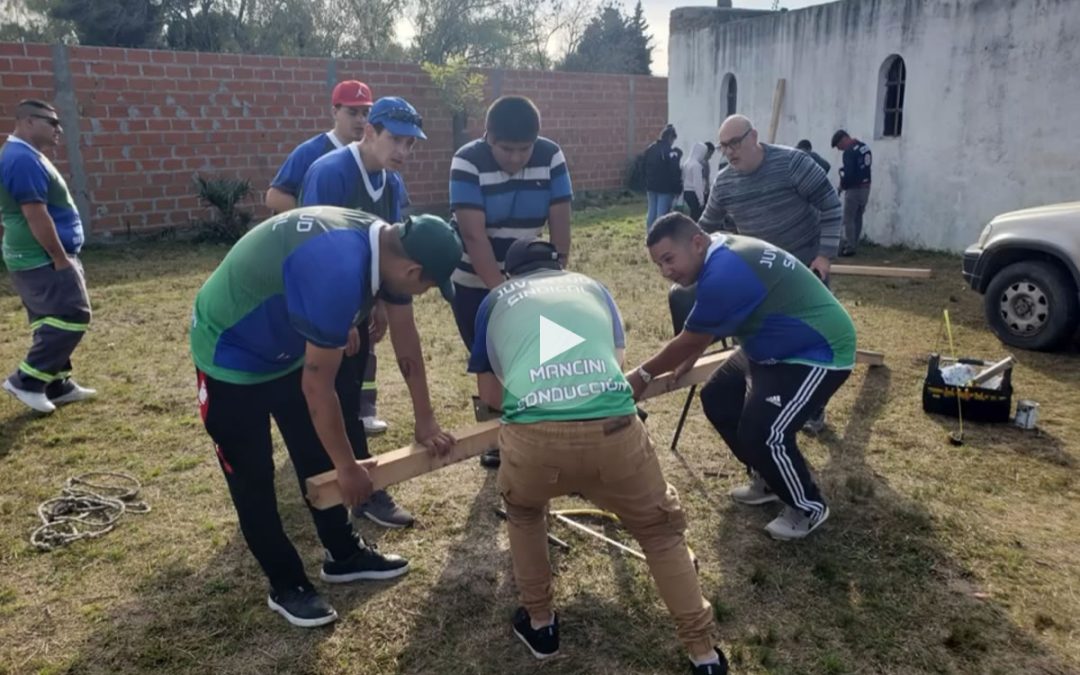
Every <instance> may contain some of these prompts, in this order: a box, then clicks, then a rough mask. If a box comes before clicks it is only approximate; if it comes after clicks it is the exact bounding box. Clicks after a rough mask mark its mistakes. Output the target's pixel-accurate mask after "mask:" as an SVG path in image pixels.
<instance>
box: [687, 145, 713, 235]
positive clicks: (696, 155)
mask: <svg viewBox="0 0 1080 675" xmlns="http://www.w3.org/2000/svg"><path fill="white" fill-rule="evenodd" d="M707 153H708V149H707V148H706V147H705V144H704V143H694V147H692V148H690V155H689V156H688V157H687V158H686V159H685V160H683V163H682V183H683V201H684V202H686V206H687V208H689V209H690V217H691V218H693V219H694V220H697V219H698V218H700V217H701V213H702V212H703V211H704V210H705V186H706V185H708V182H707V181H708V178H706V176H707V175H708V173H709V165H708V163H707V161H706V159H705V157H706V155H707Z"/></svg>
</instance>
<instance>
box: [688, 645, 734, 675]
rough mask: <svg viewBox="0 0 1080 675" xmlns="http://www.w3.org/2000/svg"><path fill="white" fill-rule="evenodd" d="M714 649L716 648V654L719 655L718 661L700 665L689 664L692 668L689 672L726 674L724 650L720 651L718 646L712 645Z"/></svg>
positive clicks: (709, 674) (697, 674)
mask: <svg viewBox="0 0 1080 675" xmlns="http://www.w3.org/2000/svg"><path fill="white" fill-rule="evenodd" d="M714 649H716V655H717V656H718V657H720V663H706V664H704V665H700V666H695V665H694V664H690V666H691V668H692V670H691V671H690V672H692V673H693V674H694V675H727V672H728V665H727V659H726V658H725V657H724V652H722V651H720V648H719V647H714Z"/></svg>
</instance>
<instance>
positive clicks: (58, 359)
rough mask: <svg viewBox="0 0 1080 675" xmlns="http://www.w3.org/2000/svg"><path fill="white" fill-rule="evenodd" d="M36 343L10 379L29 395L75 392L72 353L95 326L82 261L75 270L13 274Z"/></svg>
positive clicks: (73, 261) (75, 261) (74, 265)
mask: <svg viewBox="0 0 1080 675" xmlns="http://www.w3.org/2000/svg"><path fill="white" fill-rule="evenodd" d="M11 284H12V286H14V287H15V292H16V293H18V294H19V298H20V299H21V300H22V303H23V306H24V307H26V315H27V318H28V319H29V320H30V327H31V329H33V331H34V341H33V343H32V344H31V346H30V351H29V352H28V353H27V354H26V358H25V359H24V360H23V362H22V363H20V364H19V367H18V368H17V369H16V370H15V372H14V373H12V374H11V376H10V377H9V378H8V379H9V380H10V381H11V383H12V384H13V385H15V386H16V387H18V388H19V389H23V390H26V391H35V392H41V391H43V392H45V393H46V394H47V395H48V396H50V397H52V398H56V397H58V396H62V395H64V394H65V393H67V390H69V389H70V388H71V385H69V384H68V377H69V376H70V375H71V355H72V353H74V352H75V348H76V347H78V346H79V342H80V341H82V338H83V335H84V334H85V333H86V329H87V328H88V327H89V325H90V296H89V295H88V294H87V292H86V279H85V278H84V276H83V268H82V264H81V263H80V262H79V260H78V258H75V257H72V258H71V267H69V268H67V269H63V270H59V271H57V270H55V269H53V266H52V264H51V263H50V264H48V265H45V266H44V267H36V268H34V269H30V270H20V271H15V272H12V273H11Z"/></svg>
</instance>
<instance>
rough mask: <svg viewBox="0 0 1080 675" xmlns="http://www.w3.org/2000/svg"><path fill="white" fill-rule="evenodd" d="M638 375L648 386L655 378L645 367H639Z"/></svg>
mask: <svg viewBox="0 0 1080 675" xmlns="http://www.w3.org/2000/svg"><path fill="white" fill-rule="evenodd" d="M637 374H638V377H640V378H641V381H642V382H644V383H645V384H648V383H650V382H652V379H653V376H652V375H650V374H649V371H647V370H645V369H644V368H643V367H641V366H638V369H637Z"/></svg>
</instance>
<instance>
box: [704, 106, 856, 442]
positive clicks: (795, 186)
mask: <svg viewBox="0 0 1080 675" xmlns="http://www.w3.org/2000/svg"><path fill="white" fill-rule="evenodd" d="M720 152H722V153H723V154H724V158H725V159H727V161H728V166H727V168H725V169H723V170H722V171H720V172H719V173H718V174H717V175H716V181H715V182H714V183H713V189H712V192H711V193H710V195H709V203H708V205H707V206H706V207H705V213H704V214H702V216H701V219H700V220H698V225H699V226H701V228H702V229H703V230H705V231H706V232H716V231H717V230H728V231H731V232H737V233H738V234H743V235H746V236H749V237H756V238H758V239H762V240H764V241H766V242H768V243H770V244H772V245H773V246H776V247H777V248H780V249H783V250H784V251H787V252H788V253H790V254H791V255H793V256H795V258H796V259H797V260H798V261H799V262H801V263H802V264H804V265H806V266H807V267H809V268H810V269H811V270H812V271H813V272H814V273H815V274H816V275H817V276H818V277H819V278H820V279H821V280H822V281H824V282H825V284H826V286H827V285H828V283H829V268H830V266H831V265H832V261H833V260H834V259H835V258H836V256H837V254H838V253H839V249H840V235H841V216H842V210H841V206H840V197H839V196H837V194H836V189H835V188H833V186H832V184H831V183H829V178H828V176H827V175H826V174H825V172H824V171H822V169H821V167H820V166H818V165H817V163H816V162H815V161H814V159H813V157H811V156H810V155H808V154H806V153H805V152H802V151H801V150H796V149H795V148H789V147H786V146H782V145H771V144H768V143H761V142H760V141H759V140H758V132H757V129H755V128H754V125H753V123H752V122H751V121H750V120H749V119H747V118H746V117H744V116H742V115H732V116H731V117H728V118H727V119H726V120H724V123H723V124H721V125H720ZM824 427H825V410H824V409H821V410H818V411H816V412H815V413H814V414H813V415H811V416H810V418H809V419H808V420H807V423H806V430H807V431H810V432H813V433H817V432H819V431H821V430H822V429H823V428H824Z"/></svg>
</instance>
